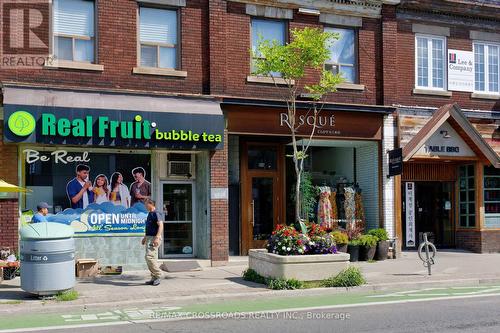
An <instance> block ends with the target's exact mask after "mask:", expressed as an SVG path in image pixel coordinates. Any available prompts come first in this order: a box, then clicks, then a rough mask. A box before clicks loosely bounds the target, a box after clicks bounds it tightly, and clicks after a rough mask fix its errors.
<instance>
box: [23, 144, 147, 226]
mask: <svg viewBox="0 0 500 333" xmlns="http://www.w3.org/2000/svg"><path fill="white" fill-rule="evenodd" d="M23 155H24V157H25V158H26V159H25V160H24V184H25V186H26V187H27V188H28V189H31V190H32V191H33V192H32V193H31V194H29V195H27V196H26V200H25V206H24V208H25V210H27V211H29V210H32V209H33V207H36V203H37V202H39V201H46V202H48V203H49V205H51V206H52V208H51V212H50V213H51V214H50V215H49V217H48V220H49V221H51V222H59V223H64V224H68V225H71V226H72V227H73V228H74V229H75V232H76V233H77V235H78V234H80V235H83V234H101V235H107V234H114V233H120V234H121V233H130V234H139V233H141V232H144V221H143V220H144V219H143V218H145V216H146V215H147V211H146V209H145V207H144V205H143V203H142V202H143V200H144V199H146V198H148V197H151V183H150V182H149V180H148V179H150V170H151V156H150V155H149V154H142V153H130V152H126V153H109V152H99V151H66V150H64V151H62V150H52V151H37V150H36V149H25V150H24V152H23ZM28 214H29V213H28Z"/></svg>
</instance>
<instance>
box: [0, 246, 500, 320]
mask: <svg viewBox="0 0 500 333" xmlns="http://www.w3.org/2000/svg"><path fill="white" fill-rule="evenodd" d="M499 264H500V254H473V253H467V252H460V251H442V252H439V253H438V256H437V258H436V264H435V265H434V266H433V268H432V269H433V275H432V276H428V275H427V268H425V267H424V266H423V265H422V262H421V261H420V260H419V259H418V256H417V254H416V252H405V253H403V255H402V256H401V257H400V258H399V259H396V260H386V261H381V262H373V263H368V262H359V263H353V265H355V266H357V267H360V268H361V270H362V271H363V273H364V275H365V277H366V279H367V281H368V283H367V285H365V286H363V287H359V288H354V289H352V290H353V291H354V292H356V291H367V290H392V289H419V288H425V287H434V286H458V285H477V284H482V283H499V284H500V265H499ZM246 268H247V258H244V257H239V258H238V260H237V261H233V262H230V265H228V266H224V267H204V268H202V269H201V270H198V271H189V272H177V273H165V275H164V277H165V278H164V279H163V280H162V283H161V284H160V285H159V286H157V287H153V286H147V285H144V282H145V281H146V280H147V279H148V278H149V272H147V271H134V272H124V273H123V274H122V275H119V276H99V277H96V278H87V279H78V280H77V285H76V287H75V289H76V290H77V291H78V292H79V293H80V298H79V299H78V300H76V301H72V302H56V301H43V300H40V299H38V298H35V297H33V296H30V295H29V294H27V293H25V292H23V291H22V290H21V289H20V287H19V285H20V279H19V278H16V279H14V280H10V281H3V282H2V284H0V315H2V314H6V313H15V312H29V311H37V309H41V308H43V309H46V310H49V309H50V308H53V309H57V308H59V309H60V308H68V307H75V308H86V307H87V306H93V307H98V306H102V307H105V306H116V305H120V306H127V305H133V304H160V303H162V304H164V303H165V302H167V303H169V304H172V305H187V304H194V303H206V302H213V301H216V300H217V301H220V300H226V299H255V298H259V297H269V296H272V295H281V296H287V295H315V294H318V295H320V294H322V295H324V294H325V293H332V294H334V293H338V292H345V289H341V288H329V289H326V288H318V289H305V290H293V291H272V290H269V289H266V288H265V287H263V286H262V285H259V284H255V283H251V282H247V281H244V280H243V279H242V278H241V274H242V272H243V271H244V270H245V269H246ZM2 303H3V304H2Z"/></svg>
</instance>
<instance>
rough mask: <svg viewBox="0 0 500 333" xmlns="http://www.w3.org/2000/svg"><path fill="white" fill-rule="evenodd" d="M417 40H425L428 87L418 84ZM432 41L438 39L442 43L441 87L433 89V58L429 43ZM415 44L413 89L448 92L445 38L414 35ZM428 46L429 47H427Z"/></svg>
mask: <svg viewBox="0 0 500 333" xmlns="http://www.w3.org/2000/svg"><path fill="white" fill-rule="evenodd" d="M417 38H426V39H427V57H428V58H427V59H428V66H427V80H428V83H429V85H428V86H420V85H419V84H418V45H417ZM433 39H438V40H441V41H443V87H442V88H440V87H433V86H432V81H433V79H434V76H433V74H432V70H433V61H432V60H433V58H432V42H431V43H429V41H432V40H433ZM414 42H415V50H414V59H415V88H417V89H422V90H434V91H447V90H448V71H447V67H448V66H447V63H448V54H447V53H448V45H447V43H446V37H445V36H438V35H427V34H415V38H414ZM429 46H430V47H429Z"/></svg>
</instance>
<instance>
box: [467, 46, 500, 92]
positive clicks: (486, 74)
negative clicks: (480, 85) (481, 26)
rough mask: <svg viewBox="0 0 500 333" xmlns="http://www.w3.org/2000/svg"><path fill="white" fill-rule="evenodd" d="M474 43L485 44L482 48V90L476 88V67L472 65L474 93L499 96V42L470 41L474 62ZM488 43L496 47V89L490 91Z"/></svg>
mask: <svg viewBox="0 0 500 333" xmlns="http://www.w3.org/2000/svg"><path fill="white" fill-rule="evenodd" d="M476 44H481V45H483V46H485V48H484V90H476V72H475V71H476V68H475V67H474V93H473V94H474V95H476V96H481V95H484V96H488V95H489V96H492V95H493V98H494V96H500V43H495V42H488V41H483V40H475V41H473V42H472V53H473V54H474V63H475V62H476V58H475V57H476ZM489 45H492V46H496V47H498V53H499V54H498V62H499V63H498V79H499V82H498V91H490V76H489V74H490V72H489V59H488V56H489V52H490V51H489V47H488V46H489Z"/></svg>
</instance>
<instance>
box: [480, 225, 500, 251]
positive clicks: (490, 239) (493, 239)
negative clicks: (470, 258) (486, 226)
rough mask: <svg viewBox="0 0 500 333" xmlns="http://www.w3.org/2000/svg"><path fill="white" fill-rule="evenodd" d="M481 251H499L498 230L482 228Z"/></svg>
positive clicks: (499, 238) (499, 231) (499, 236)
mask: <svg viewBox="0 0 500 333" xmlns="http://www.w3.org/2000/svg"><path fill="white" fill-rule="evenodd" d="M481 252H482V253H490V252H500V230H483V231H482V232H481Z"/></svg>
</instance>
